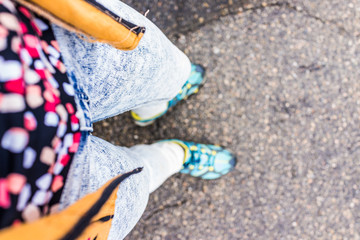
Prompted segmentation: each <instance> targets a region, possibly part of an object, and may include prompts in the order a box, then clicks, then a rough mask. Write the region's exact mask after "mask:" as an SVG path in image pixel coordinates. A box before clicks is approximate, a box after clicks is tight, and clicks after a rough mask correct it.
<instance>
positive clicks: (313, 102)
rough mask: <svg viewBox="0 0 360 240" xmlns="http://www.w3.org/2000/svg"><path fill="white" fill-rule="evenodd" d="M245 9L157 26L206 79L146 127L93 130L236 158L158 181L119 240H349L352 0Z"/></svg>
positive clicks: (359, 74) (359, 207)
mask: <svg viewBox="0 0 360 240" xmlns="http://www.w3.org/2000/svg"><path fill="white" fill-rule="evenodd" d="M128 2H129V4H131V3H132V1H131V0H129V1H128ZM159 2H160V1H156V3H157V4H159ZM186 2H187V3H189V4H191V3H192V2H194V3H195V2H196V1H186ZM208 2H213V3H215V2H217V1H215V0H214V1H208ZM225 2H226V1H225ZM229 2H230V1H229ZM231 2H232V1H231ZM234 2H237V1H235V0H234ZM176 3H177V1H166V2H162V4H163V5H162V6H164V7H165V5H167V7H171V6H175V5H176ZM149 4H150V3H149ZM247 4H248V3H247ZM256 4H258V5H256ZM256 4H253V5H250V7H249V8H247V10H246V11H245V10H244V11H238V12H237V13H233V14H231V15H228V16H225V17H221V18H218V19H217V20H211V19H210V20H209V22H207V19H206V18H205V21H204V24H203V25H202V26H197V27H195V28H194V29H193V30H190V31H188V32H186V31H184V32H186V34H182V33H179V32H177V27H175V28H171V27H169V28H166V26H165V27H164V25H162V27H163V29H168V30H166V31H169V32H170V33H168V34H169V35H170V36H175V35H176V34H177V36H176V37H174V38H173V39H174V40H175V41H176V42H175V44H176V45H177V46H179V47H180V48H181V49H182V50H184V51H185V53H187V54H188V56H189V57H190V59H191V60H192V61H194V62H198V63H201V64H203V65H204V66H205V67H206V68H207V78H208V81H207V84H206V85H205V86H204V87H203V88H202V89H201V91H200V92H199V94H198V95H196V96H194V97H192V98H190V99H189V100H188V101H187V102H185V103H182V104H180V105H179V106H177V107H175V109H174V110H172V111H170V112H169V113H167V114H166V116H164V117H162V118H161V119H159V120H158V121H157V122H156V123H155V124H154V125H151V126H149V127H146V128H140V127H136V126H135V125H134V124H133V123H132V121H131V118H130V115H129V114H128V113H125V114H123V115H121V116H117V117H114V118H111V119H108V120H105V121H102V122H100V123H97V124H95V133H94V134H95V135H98V136H100V137H102V138H104V139H106V140H108V141H110V142H112V143H114V144H118V145H124V146H131V145H134V144H139V143H151V142H153V141H155V140H158V139H163V138H180V139H185V140H192V141H199V142H204V143H217V144H221V145H224V146H226V147H227V148H229V149H231V150H232V151H233V152H234V153H236V155H237V158H238V165H237V166H236V169H235V171H233V172H232V173H230V174H228V175H227V176H225V177H223V178H222V179H220V180H216V181H204V180H199V179H195V178H191V177H188V176H185V175H181V174H176V175H174V176H173V177H171V178H170V179H168V180H167V181H166V182H165V184H163V186H162V187H160V188H159V189H158V190H157V191H155V192H154V193H153V194H151V195H150V199H149V204H148V207H147V209H146V211H145V213H144V215H143V217H142V218H141V220H140V221H139V223H138V225H137V226H136V227H135V228H134V230H133V231H132V232H131V233H130V234H129V236H128V237H127V238H126V239H127V240H130V239H151V240H157V239H159V240H160V239H199V240H200V239H204V240H205V239H206V240H215V239H222V240H223V239H360V220H359V219H360V162H359V157H360V130H359V126H360V118H359V117H360V83H359V79H360V70H359V65H360V62H359V61H360V59H359V56H360V52H359V51H360V46H359V45H360V39H359V37H360V2H359V1H358V0H348V1H340V0H327V1H320V0H318V1H316V0H301V1H300V0H289V1H287V2H272V1H267V2H264V3H256ZM210 5H211V4H210ZM150 6H151V5H150ZM135 7H136V6H135ZM242 9H244V8H242ZM139 10H140V9H139ZM215 10H216V9H215ZM215 10H214V11H215ZM216 11H217V10H216ZM150 13H151V12H150ZM171 13H172V12H171ZM163 14H164V13H163ZM216 14H218V13H216ZM220 15H221V14H218V15H217V16H220ZM148 17H149V18H150V19H152V15H151V14H149V15H148ZM200 17H201V15H200ZM155 22H156V21H155ZM159 22H160V23H164V22H166V21H165V20H164V19H160V20H159ZM160 25H161V24H160ZM199 27H200V28H199ZM180 32H181V31H180Z"/></svg>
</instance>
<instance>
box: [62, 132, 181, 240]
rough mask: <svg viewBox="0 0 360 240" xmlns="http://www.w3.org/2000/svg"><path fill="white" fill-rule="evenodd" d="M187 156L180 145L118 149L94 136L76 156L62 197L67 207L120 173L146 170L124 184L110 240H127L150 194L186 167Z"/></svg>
mask: <svg viewBox="0 0 360 240" xmlns="http://www.w3.org/2000/svg"><path fill="white" fill-rule="evenodd" d="M183 159H184V153H183V150H182V149H181V147H179V146H177V145H176V144H169V143H156V144H153V145H139V146H136V147H133V148H125V147H118V146H114V145H112V144H110V143H109V142H106V141H104V140H102V139H100V138H97V137H94V136H91V135H90V136H88V137H87V139H86V144H85V146H84V148H83V149H82V150H80V152H78V153H77V155H76V156H75V158H74V160H73V163H72V166H71V169H70V171H69V175H68V178H67V182H66V185H65V188H64V191H63V194H62V198H61V208H65V207H67V206H69V205H71V204H72V203H74V202H76V201H77V200H78V199H80V198H81V197H83V196H84V195H86V194H88V193H91V192H93V191H95V190H97V189H98V188H100V187H101V186H102V185H104V184H105V183H106V182H107V181H109V180H110V179H112V178H113V177H115V176H118V175H120V174H123V173H126V172H129V171H132V170H133V169H135V168H138V167H144V169H143V171H142V172H141V173H139V174H136V175H133V176H131V177H129V178H128V179H126V180H125V181H124V182H123V183H121V184H120V187H119V190H118V193H117V194H118V195H117V196H118V198H117V200H116V203H115V213H114V218H113V221H112V226H111V229H110V233H109V237H108V239H116V240H119V239H123V238H124V237H125V236H126V235H127V234H128V233H129V232H130V231H131V229H132V228H133V227H134V226H135V225H136V223H137V222H138V220H139V219H140V217H141V215H142V213H143V212H144V210H145V207H146V204H147V200H148V196H149V193H150V192H152V191H154V190H155V189H156V188H157V187H159V186H160V185H161V184H162V183H163V182H164V181H165V180H166V179H167V178H168V177H169V176H171V175H172V174H173V173H175V172H178V171H179V170H180V168H181V166H182V163H183Z"/></svg>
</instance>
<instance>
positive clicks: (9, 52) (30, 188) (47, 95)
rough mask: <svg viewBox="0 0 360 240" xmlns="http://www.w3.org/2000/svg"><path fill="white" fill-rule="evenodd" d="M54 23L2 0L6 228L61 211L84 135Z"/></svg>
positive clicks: (0, 107)
mask: <svg viewBox="0 0 360 240" xmlns="http://www.w3.org/2000/svg"><path fill="white" fill-rule="evenodd" d="M77 116H78V115H77V108H76V105H75V100H74V89H73V86H72V84H71V83H70V82H69V79H68V77H67V75H66V69H65V66H64V64H63V62H62V59H61V54H60V50H59V46H58V44H57V42H56V40H55V38H54V35H53V32H52V30H51V26H50V24H49V23H48V22H47V21H46V20H44V19H41V18H39V17H36V16H34V15H33V14H32V13H31V12H30V11H28V10H27V9H26V8H24V7H22V6H19V5H16V4H14V3H13V2H11V1H9V0H2V1H0V228H4V227H7V226H12V225H14V224H17V223H19V222H32V221H34V220H36V219H38V218H40V217H41V216H44V215H47V214H50V213H52V212H55V211H56V208H57V204H58V203H59V200H60V196H61V193H62V190H63V186H64V184H65V180H66V175H67V173H68V170H69V166H70V164H71V160H72V158H73V156H74V154H75V153H76V151H77V149H78V147H79V144H80V138H81V132H80V130H79V119H78V117H77Z"/></svg>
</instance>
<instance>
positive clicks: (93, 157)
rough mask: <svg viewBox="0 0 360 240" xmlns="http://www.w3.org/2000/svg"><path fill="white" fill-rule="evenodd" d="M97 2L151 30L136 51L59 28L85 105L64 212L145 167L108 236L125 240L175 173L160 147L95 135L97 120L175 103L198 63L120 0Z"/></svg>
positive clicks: (124, 194)
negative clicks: (153, 188)
mask: <svg viewBox="0 0 360 240" xmlns="http://www.w3.org/2000/svg"><path fill="white" fill-rule="evenodd" d="M98 2H99V3H100V4H103V5H104V6H105V7H107V8H108V9H111V10H112V11H113V12H114V13H116V14H118V15H119V16H121V17H123V18H124V19H126V20H128V21H130V22H132V23H134V24H137V25H139V26H145V27H146V32H145V35H144V36H143V38H142V39H141V41H140V43H139V46H138V47H137V48H136V49H135V50H133V51H119V50H117V49H115V48H113V47H111V46H110V45H107V44H103V43H91V42H87V41H84V40H82V39H81V38H79V37H78V36H77V35H76V34H74V33H71V32H68V31H67V30H65V29H62V28H60V27H58V26H55V25H54V26H53V29H54V33H55V36H56V39H57V41H58V43H59V46H60V49H61V52H62V55H63V60H64V63H65V66H66V68H67V72H68V76H69V78H70V79H71V80H72V82H73V85H74V88H75V91H76V102H77V105H78V108H80V109H82V110H83V113H82V114H81V116H79V117H80V118H81V121H80V123H81V130H82V131H83V135H82V144H81V147H80V149H79V151H78V152H77V154H76V156H75V158H74V160H73V163H72V165H71V168H70V171H69V175H68V179H67V182H66V184H65V188H64V191H63V194H62V198H61V208H65V207H67V206H69V205H71V204H72V203H74V202H75V201H77V200H78V199H79V198H81V197H83V196H84V195H86V194H88V193H90V192H93V191H95V190H97V189H98V188H100V187H101V186H102V185H103V184H105V183H106V182H107V181H108V180H110V179H111V178H113V177H115V176H117V175H119V174H122V173H125V172H128V171H131V170H133V169H135V168H137V167H143V166H144V171H143V172H141V173H140V174H136V175H133V176H131V177H129V178H128V179H127V180H126V181H125V182H123V183H122V184H121V185H120V187H119V190H118V198H117V200H116V207H115V217H114V219H113V222H112V226H111V229H110V234H109V238H108V239H116V240H118V239H123V238H124V237H125V236H126V235H127V234H128V233H129V232H130V230H131V229H132V228H133V227H134V226H135V224H136V223H137V221H138V220H139V219H140V217H141V215H142V213H143V211H144V210H145V207H146V204H147V201H148V196H149V182H151V180H152V179H151V178H154V176H156V175H161V174H162V175H164V174H165V175H167V176H169V175H171V174H172V173H173V172H172V173H170V172H169V173H163V172H160V171H164V170H163V169H162V168H161V167H160V165H159V164H160V163H161V159H163V158H166V156H164V154H163V153H161V151H160V150H159V149H157V147H156V146H152V145H150V146H145V145H141V146H136V147H135V148H126V147H119V146H114V145H112V144H111V143H108V142H106V141H104V140H102V139H100V138H97V137H95V136H92V135H91V133H90V132H91V131H92V123H93V122H96V121H100V120H103V119H105V118H108V117H112V116H115V115H118V114H121V113H123V112H125V111H128V110H131V109H135V108H139V107H142V106H146V105H154V104H156V103H159V102H162V101H168V100H170V99H171V98H173V97H174V96H175V95H176V94H177V92H178V91H179V90H180V88H181V87H182V85H183V84H184V83H185V81H186V79H187V78H188V76H189V74H190V68H191V66H190V61H189V59H188V58H187V57H186V56H185V55H184V54H183V53H182V52H181V51H180V50H179V49H178V48H177V47H175V46H174V45H173V44H172V43H171V42H170V41H169V40H168V39H167V38H166V36H164V34H163V33H162V32H161V31H160V30H159V29H158V28H157V27H156V26H155V25H154V24H153V23H152V22H150V21H149V20H148V19H147V18H145V17H144V16H143V15H141V14H140V13H138V12H136V11H135V10H134V9H132V8H130V7H129V6H127V5H125V4H124V3H122V2H120V1H118V0H98ZM167 158H169V156H167ZM149 160H150V161H149ZM155 160H159V161H157V162H156V161H155ZM149 163H151V164H149ZM157 163H158V164H157Z"/></svg>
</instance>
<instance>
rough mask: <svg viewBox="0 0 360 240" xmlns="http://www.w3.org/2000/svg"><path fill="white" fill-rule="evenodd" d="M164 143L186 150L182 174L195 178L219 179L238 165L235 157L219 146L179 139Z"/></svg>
mask: <svg viewBox="0 0 360 240" xmlns="http://www.w3.org/2000/svg"><path fill="white" fill-rule="evenodd" d="M163 141H166V142H173V143H176V144H178V145H180V146H181V147H182V148H183V149H184V150H185V157H184V165H183V168H182V170H181V171H180V172H181V173H184V174H189V175H191V176H193V177H198V178H202V179H206V180H212V179H217V178H219V177H221V176H223V175H225V174H227V173H228V172H230V171H231V170H232V169H234V167H235V165H236V157H235V155H233V154H232V153H231V152H229V151H228V150H226V149H224V148H222V147H220V146H217V145H210V144H199V143H193V142H185V141H181V140H177V139H170V140H163ZM163 141H161V142H163Z"/></svg>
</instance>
